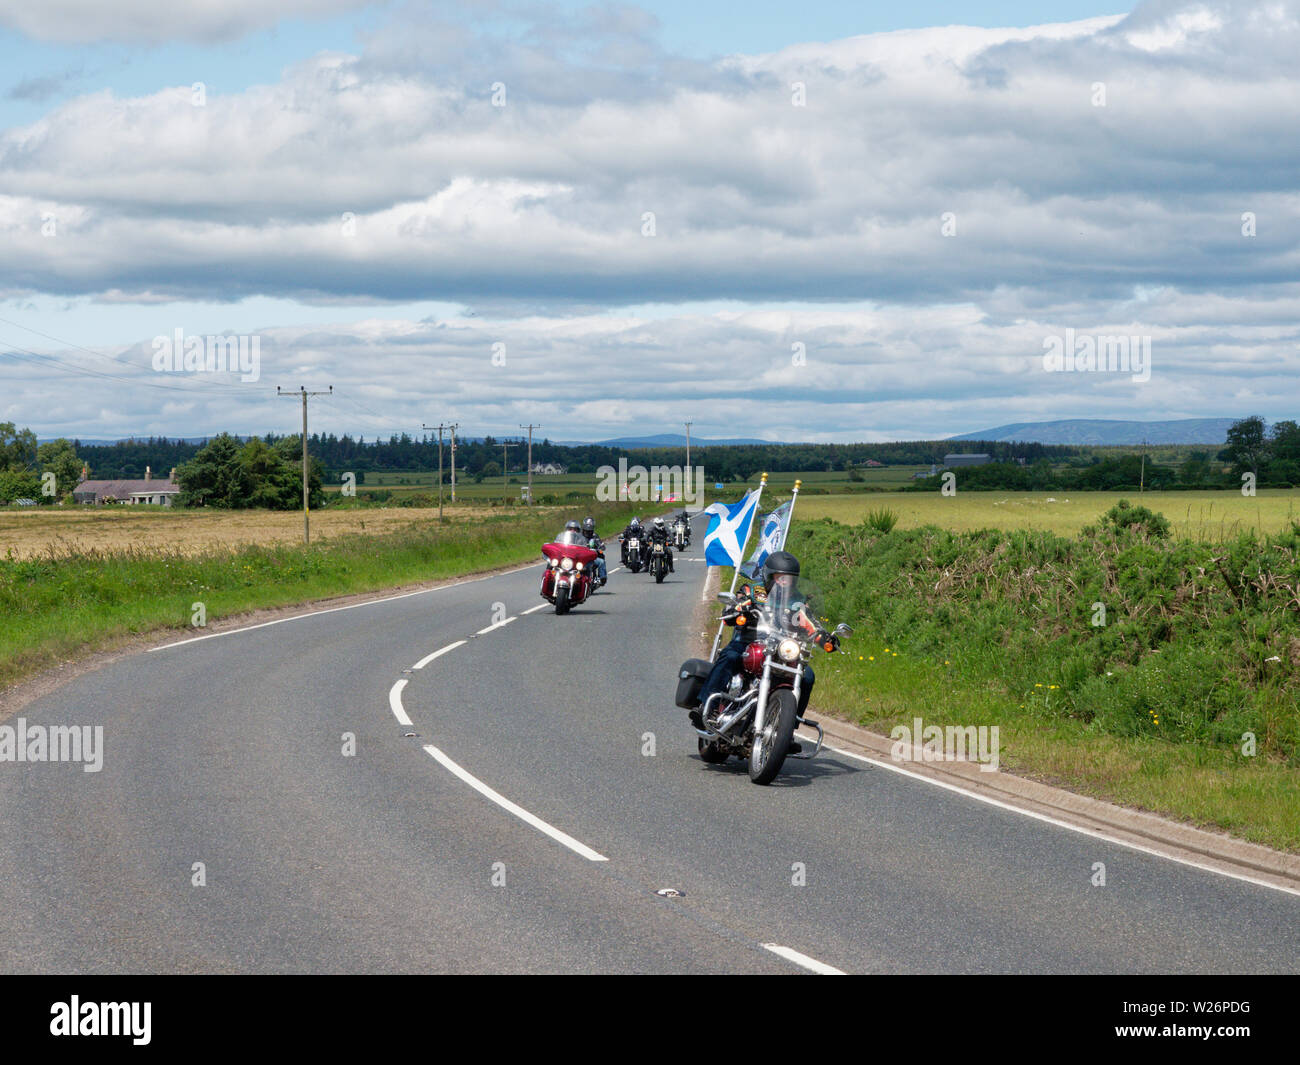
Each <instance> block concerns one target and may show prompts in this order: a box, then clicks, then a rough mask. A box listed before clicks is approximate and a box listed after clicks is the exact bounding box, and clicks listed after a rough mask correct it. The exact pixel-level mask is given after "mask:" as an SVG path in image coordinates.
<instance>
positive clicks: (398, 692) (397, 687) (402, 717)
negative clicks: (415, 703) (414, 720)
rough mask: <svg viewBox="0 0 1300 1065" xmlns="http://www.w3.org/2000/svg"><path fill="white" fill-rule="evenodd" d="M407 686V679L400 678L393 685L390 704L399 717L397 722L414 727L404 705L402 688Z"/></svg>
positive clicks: (395, 714) (394, 713) (389, 695)
mask: <svg viewBox="0 0 1300 1065" xmlns="http://www.w3.org/2000/svg"><path fill="white" fill-rule="evenodd" d="M405 687H406V681H404V680H399V681H398V682H397V683H396V684H394V685H393V687H392V689H391V690H390V691H389V693H388V705H389V707H390V708H391V709H392V711H393V716H394V717H395V718H397V723H398V724H399V725H405V726H406V727H407V728H412V727H414V726H412V725H411V719H410V718H409V717H407V716H406V710H405V708H404V707H403V706H402V689H403V688H405Z"/></svg>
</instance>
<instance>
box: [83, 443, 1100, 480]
mask: <svg viewBox="0 0 1300 1065" xmlns="http://www.w3.org/2000/svg"><path fill="white" fill-rule="evenodd" d="M232 439H235V438H232ZM259 439H261V440H262V441H263V442H264V443H265V444H267V445H268V446H272V447H274V446H275V445H276V444H277V442H278V441H280V440H282V439H285V438H283V437H278V436H276V435H275V434H273V433H269V434H267V435H265V436H263V437H260V438H259ZM292 439H294V440H297V439H298V437H293V438H292ZM517 439H518V438H516V437H504V438H497V437H492V436H487V437H484V438H483V439H481V440H465V439H463V438H462V439H461V440H459V441H458V446H457V449H456V466H457V471H458V473H463V474H464V475H467V476H470V477H475V476H477V475H479V474H482V475H483V476H485V477H491V476H493V475H496V476H500V473H501V459H502V455H501V444H502V441H503V440H505V441H506V442H508V443H514V442H515V441H516V440H517ZM450 444H451V440H450V437H449V436H444V438H443V478H444V480H447V481H450V479H451V447H450ZM202 446H203V445H201V444H194V443H186V442H185V441H182V440H168V439H166V438H164V437H150V438H149V439H147V440H126V441H120V442H118V443H116V444H96V445H88V444H80V443H78V444H77V452H78V454H80V455H81V456H82V457H83V458H84V459H85V460H86V461H87V462H88V463H89V464H90V470H91V476H92V477H96V478H103V479H113V478H127V477H143V476H144V471H145V469H146V468H147V467H152V468H153V469H154V470H155V471H166V470H169V469H171V468H172V467H173V466H180V465H181V464H183V463H185V462H188V461H190V460H191V459H193V458H194V456H195V455H196V454H198V452H199V449H200V447H202ZM307 447H308V451H309V452H310V454H311V456H312V457H313V458H314V459H316V460H317V461H319V462H320V463H321V464H322V466H323V467H324V474H325V476H327V477H328V478H330V479H331V480H336V479H337V478H338V475H339V474H341V473H345V472H351V473H355V474H357V480H358V483H363V482H364V474H365V473H368V472H376V473H379V472H398V471H407V470H412V471H414V470H419V471H424V472H429V471H434V470H437V468H438V438H437V436H434V435H429V434H426V435H424V436H412V435H411V434H409V433H402V434H400V435H394V436H390V437H388V438H387V439H385V440H381V439H375V440H369V441H368V440H366V439H365V437H352V436H350V435H349V434H347V433H344V434H343V435H342V436H335V435H334V434H333V433H328V434H324V435H322V434H319V433H314V434H312V435H311V436H310V437H308V442H307ZM953 452H961V453H966V452H985V453H988V454H991V455H992V456H993V457H994V459H995V460H998V461H1012V460H1016V459H1022V458H1023V459H1025V460H1026V461H1027V462H1034V461H1037V460H1038V459H1040V458H1050V459H1051V460H1052V461H1055V462H1062V461H1065V460H1067V459H1069V458H1071V457H1076V456H1078V455H1080V454H1082V452H1081V450H1080V449H1079V448H1074V447H1064V446H1053V445H1047V444H1034V443H1002V442H994V441H977V440H961V441H951V440H930V441H915V442H911V443H888V444H744V445H734V446H714V447H693V448H691V462H692V464H693V465H697V466H703V467H704V470H705V473H706V475H707V476H708V477H709V478H710V479H711V480H718V481H745V480H748V479H749V478H751V477H753V476H754V475H755V474H756V473H759V472H761V471H763V470H767V471H769V472H771V473H798V472H803V471H808V470H824V471H826V472H828V473H832V472H848V471H852V470H853V469H854V468H855V467H859V466H863V465H865V463H866V462H867V460H868V459H874V460H875V461H876V462H879V463H882V464H884V465H886V466H896V465H908V466H912V465H930V464H931V463H938V462H942V461H943V457H944V455H946V454H950V453H953ZM620 458H626V459H627V460H628V461H629V462H630V463H639V464H641V465H643V466H680V465H682V464H683V463H684V462H685V461H686V449H685V448H684V447H666V448H665V447H661V448H621V447H604V446H600V445H596V444H580V445H577V446H569V445H564V444H554V443H552V442H551V441H550V440H548V439H540V440H534V441H533V462H534V464H536V463H556V464H558V465H561V466H564V467H565V468H566V469H568V470H569V472H570V473H595V472H596V471H597V470H598V469H599V468H600V467H602V466H617V465H618V461H619V459H620ZM526 461H527V459H526V452H525V449H524V448H522V447H521V448H518V449H515V448H512V449H511V451H510V454H509V462H510V466H511V468H512V469H516V470H522V469H523V468H524V466H525V464H526Z"/></svg>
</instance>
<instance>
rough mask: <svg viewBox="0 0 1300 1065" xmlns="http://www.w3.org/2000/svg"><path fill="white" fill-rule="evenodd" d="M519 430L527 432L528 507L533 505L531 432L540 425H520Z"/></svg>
mask: <svg viewBox="0 0 1300 1065" xmlns="http://www.w3.org/2000/svg"><path fill="white" fill-rule="evenodd" d="M519 428H520V429H527V430H528V505H529V506H530V507H531V506H532V505H533V430H534V429H540V428H541V426H540V425H521V426H520V427H519Z"/></svg>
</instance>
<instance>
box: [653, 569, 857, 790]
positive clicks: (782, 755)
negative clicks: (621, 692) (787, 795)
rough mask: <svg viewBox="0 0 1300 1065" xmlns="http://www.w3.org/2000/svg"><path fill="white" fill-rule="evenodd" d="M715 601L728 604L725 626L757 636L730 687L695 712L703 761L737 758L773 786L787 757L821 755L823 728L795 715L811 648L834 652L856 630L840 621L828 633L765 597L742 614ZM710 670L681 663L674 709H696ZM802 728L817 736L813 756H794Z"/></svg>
mask: <svg viewBox="0 0 1300 1065" xmlns="http://www.w3.org/2000/svg"><path fill="white" fill-rule="evenodd" d="M718 601H719V602H721V603H723V604H724V605H725V606H726V611H725V612H724V614H723V619H724V620H732V621H736V622H737V623H739V624H752V625H754V626H755V629H754V631H755V633H756V638H755V639H754V640H753V641H752V642H751V643H750V644H749V645H748V646H747V647H746V648H745V650H744V654H743V658H742V659H741V668H740V671H739V672H738V673H737V674H736V675H735V676H734V677H732V679H731V683H730V684H729V685H728V687H727V689H726V690H725V691H722V692H718V693H716V694H714V695H710V696H709V698H708V700H707V701H706V702H705V704H704V706H703V707H701V708H700V718H699V722H700V723H699V726H698V727H696V729H695V731H696V732H697V733H698V734H699V739H698V741H697V743H698V746H699V751H700V757H701V758H703V759H704V761H706V762H709V763H711V764H714V765H720V764H721V763H723V762H725V761H727V759H729V758H733V757H735V758H740V759H742V760H743V761H747V762H748V763H749V779H750V780H752V781H753V782H754V783H755V784H770V783H771V782H772V781H773V780H775V779H776V776H777V774H778V773H780V772H781V767H782V766H783V765H784V764H785V760H786V758H787V757H792V758H815V757H817V755H818V753H819V752H820V751H821V748H822V741H823V738H824V734H823V732H822V727H821V725H819V724H818V723H817V722H816V721H813V720H812V719H811V718H807V717H801V716H800V715H799V696H800V692H801V690H802V686H803V678H804V668H805V667H806V666H807V664H808V660H809V658H810V657H811V656H812V650H813V647H814V646H818V647H821V648H822V649H823V650H824V651H827V652H834V651H838V650H839V642H840V640H841V639H843V638H845V637H847V636H851V635H852V634H853V630H852V629H851V628H850V627H849V626H848V625H845V624H843V623H841V624H839V625H837V626H836V627H835V631H834V632H833V633H832V632H828V631H827V630H826V628H825V626H824V625H821V624H818V623H815V622H813V623H810V622H809V620H808V618H807V613H806V610H805V608H804V605H803V604H799V605H798V606H797V608H796V609H794V610H792V609H791V608H790V607H789V606H788V605H787V604H785V603H783V602H780V601H777V600H774V599H771V598H769V600H768V601H767V602H765V603H763V604H761V605H760V606H758V607H757V610H756V611H749V612H740V611H738V610H737V600H736V595H735V593H733V592H720V593H718ZM738 614H740V615H741V616H740V617H739V618H738V617H737V615H738ZM747 618H748V620H747ZM796 618H798V619H799V620H797V621H796ZM712 669H713V663H712V662H710V661H708V660H706V659H703V658H692V659H688V660H687V661H685V662H683V663H682V666H681V669H680V670H678V673H677V705H678V706H680V707H683V708H685V709H691V708H693V707H695V705H696V704H697V702H698V700H699V694H700V689H701V688H702V687H703V686H704V682H705V680H706V679H707V678H708V676H709V673H710V671H711V670H712ZM800 725H803V726H806V727H808V728H812V729H816V730H817V744H816V747H815V748H814V749H813V751H812V752H811V753H810V754H803V753H797V754H794V753H791V745H792V743H793V741H794V733H795V730H796V729H797V728H798V727H799V726H800Z"/></svg>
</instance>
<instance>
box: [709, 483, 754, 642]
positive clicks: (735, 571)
mask: <svg viewBox="0 0 1300 1065" xmlns="http://www.w3.org/2000/svg"><path fill="white" fill-rule="evenodd" d="M766 487H767V474H766V473H765V474H763V476H762V478H761V479H760V480H759V482H758V495H756V496H755V497H754V517H753V518H751V519H750V521H749V528H748V529H746V530H745V542H744V543H743V544H741V545H740V560H739V561H738V562H737V563H736V565H735V566H734V567H733V568H732V571H731V594H732V595H735V594H736V580H737V579H738V578H739V577H740V567H741V565H743V564H744V561H745V550H746V549H747V548H748V547H749V534H750V533H751V532H753V530H754V526H755V525H757V524H758V505H759V503H761V502H762V500H763V489H764V488H766ZM760 535H762V533H761V531H760ZM723 624H724V622H723V621H722V620H721V619H719V621H718V631H717V633H716V634H715V635H714V637H713V650H712V651H710V652H709V661H713V659H715V658H717V657H718V644H719V643H720V642H721V641H722V626H723Z"/></svg>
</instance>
